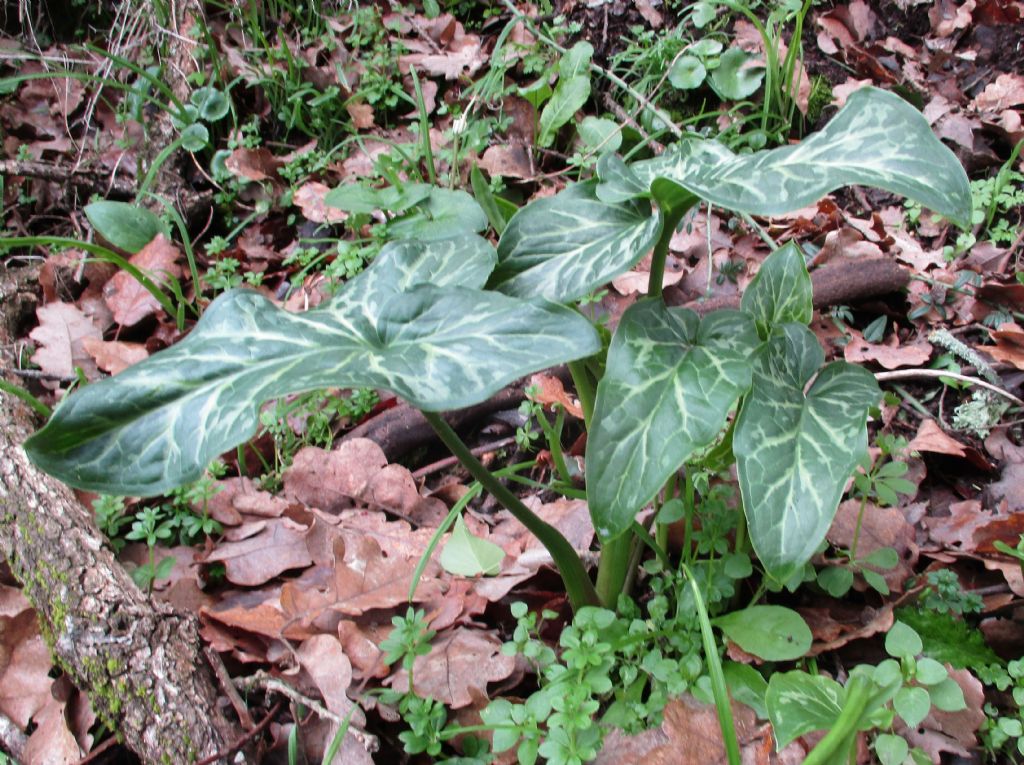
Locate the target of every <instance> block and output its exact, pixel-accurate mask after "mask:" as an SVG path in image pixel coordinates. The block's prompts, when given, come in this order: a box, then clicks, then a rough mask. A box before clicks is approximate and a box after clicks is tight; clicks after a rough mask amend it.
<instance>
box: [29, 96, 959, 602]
mask: <svg viewBox="0 0 1024 765" xmlns="http://www.w3.org/2000/svg"><path fill="white" fill-rule="evenodd" d="M597 175H598V177H597V178H595V179H592V180H589V181H586V182H582V183H577V184H575V185H572V186H569V187H568V188H566V189H565V190H564V191H563V192H561V193H559V194H557V195H555V196H553V197H550V198H546V199H541V200H538V201H536V202H533V203H531V204H528V205H527V206H525V207H524V208H523V209H521V210H519V212H518V213H516V214H515V215H514V216H513V217H512V219H511V220H510V221H509V222H508V225H507V227H506V228H505V230H504V232H503V233H502V236H501V239H500V241H499V244H498V247H497V251H495V249H494V248H493V247H492V246H491V245H490V244H489V243H488V242H487V241H486V240H484V239H483V238H481V237H480V236H478V235H476V234H475V233H471V232H465V233H461V234H458V235H456V236H451V237H449V238H445V239H435V240H430V241H422V240H421V241H399V242H393V243H391V244H389V245H388V246H386V247H385V248H384V250H383V251H382V253H381V254H380V255H379V256H378V258H377V259H376V260H375V261H374V262H373V264H372V265H371V266H370V268H368V269H367V270H366V271H365V272H363V273H362V274H361V275H359V276H358V277H356V278H355V279H352V280H351V281H349V282H347V283H346V284H345V285H344V287H343V288H342V290H341V291H340V292H339V293H338V294H337V296H336V297H334V298H333V299H332V300H331V301H330V302H328V303H327V304H325V305H323V306H320V307H318V308H316V309H313V310H311V311H308V312H306V313H303V314H293V313H288V312H286V311H283V310H281V309H280V308H278V307H276V306H275V305H274V304H273V303H271V302H270V301H269V300H267V299H266V298H264V297H262V296H261V295H259V294H257V293H255V292H251V291H245V290H234V291H229V292H226V293H225V294H223V295H221V296H220V297H219V298H217V299H216V300H215V301H214V302H213V303H212V304H211V305H210V306H209V308H208V309H207V311H206V313H205V314H204V316H203V317H202V319H201V320H200V321H199V322H198V324H197V325H196V327H195V328H194V329H193V330H192V332H191V334H189V336H188V337H186V338H185V339H184V340H183V341H181V342H180V343H178V344H177V345H175V346H173V347H172V348H169V349H168V350H165V351H163V352H161V353H159V354H156V355H154V356H153V357H151V358H149V359H147V360H145V361H143V362H142V363H140V364H137V365H136V366H134V367H132V368H130V369H128V370H127V371H125V372H123V373H121V374H120V375H118V376H117V377H113V378H110V379H106V380H103V381H100V382H97V383H94V384H92V385H89V386H88V387H86V388H84V389H81V390H79V391H77V392H75V393H73V394H72V395H70V396H68V397H67V399H66V400H64V401H63V402H62V403H61V405H60V406H59V407H58V408H57V410H56V411H55V412H54V414H53V416H52V418H51V419H50V421H49V422H48V423H47V424H46V425H45V426H44V427H43V428H42V429H41V430H40V431H39V432H37V433H36V434H35V435H34V436H32V437H31V438H30V439H29V440H28V441H27V442H26V443H25V449H26V451H27V452H28V454H29V455H30V457H31V458H32V460H34V462H35V463H36V464H37V465H38V466H39V467H41V468H42V469H44V470H46V471H47V472H49V473H51V474H53V475H55V476H57V477H58V478H60V479H62V480H64V481H65V482H67V483H69V484H71V485H73V486H77V487H80V488H84V489H90V490H93V491H99V492H104V493H111V494H121V495H153V494H159V493H163V492H166V491H167V490H169V489H170V488H172V487H174V486H177V485H179V484H182V483H185V482H188V481H192V480H195V479H197V478H198V477H199V476H200V475H201V473H202V471H203V469H204V468H205V467H206V465H207V464H208V463H209V462H210V461H211V460H213V459H214V458H215V457H217V456H218V455H220V454H221V453H222V452H224V451H226V450H228V449H231V448H233V447H235V446H236V445H238V444H239V443H242V442H243V441H245V440H246V439H248V438H250V437H251V436H252V435H253V434H254V433H255V431H256V427H257V413H258V409H259V406H260V404H261V403H263V402H264V401H266V400H268V399H271V398H274V397H278V396H283V395H286V394H289V393H295V392H299V391H303V390H309V389H314V388H321V387H328V386H331V387H377V388H384V389H388V390H391V391H393V392H394V393H396V394H397V395H399V396H401V397H403V398H405V399H406V400H407V401H409V402H411V403H412V404H413V405H415V406H417V407H419V408H420V409H422V410H423V412H424V413H425V414H426V416H427V418H428V419H429V420H430V422H431V424H432V425H433V426H434V427H435V428H436V429H437V431H438V433H439V435H440V436H441V438H442V439H443V440H444V442H445V443H446V444H447V445H448V446H449V448H451V450H452V451H453V452H454V453H455V454H456V456H458V457H459V458H460V459H462V460H463V462H464V463H465V464H466V466H467V468H468V469H469V470H470V472H471V473H472V474H473V475H474V477H475V478H477V479H478V480H480V481H481V483H482V484H483V486H484V487H485V488H486V489H487V490H489V491H491V492H492V493H494V494H495V496H496V497H497V499H498V500H499V501H501V502H502V503H503V504H504V505H505V506H506V507H507V508H508V509H509V510H510V511H511V512H512V513H513V514H514V515H515V516H516V517H518V518H519V519H520V520H521V521H523V522H524V524H525V525H526V526H527V527H528V528H529V529H530V530H531V531H532V532H533V533H534V534H536V535H537V536H538V537H539V538H540V540H541V541H542V542H543V543H544V545H545V546H546V547H547V549H548V550H549V552H550V553H551V556H552V558H553V560H554V562H555V564H556V565H557V567H558V569H559V571H560V573H561V575H562V577H563V580H564V582H565V585H566V590H567V593H568V595H569V598H570V600H571V601H572V604H573V606H574V607H576V608H579V607H580V606H582V605H585V604H592V603H597V602H603V603H604V604H614V602H615V599H616V597H617V595H618V593H619V591H620V589H621V588H622V586H623V582H624V581H625V579H626V574H627V568H628V562H629V561H630V559H631V552H632V547H633V545H634V544H635V542H634V529H635V528H636V527H635V526H634V524H635V518H636V515H637V513H638V511H640V510H641V509H642V508H643V507H644V506H645V505H646V504H648V503H649V502H651V501H652V500H653V499H654V498H655V497H656V496H657V495H658V494H659V492H660V491H661V490H662V489H663V487H665V486H666V485H667V484H669V483H670V481H674V480H675V476H676V474H677V473H678V471H679V470H680V468H681V467H683V466H684V465H685V464H687V463H688V462H692V461H694V460H698V459H700V457H701V455H703V454H704V453H706V450H707V449H708V448H709V447H712V446H715V452H716V453H717V454H719V455H721V454H723V453H724V454H726V455H727V461H731V459H732V456H733V455H734V457H735V461H736V466H737V472H738V475H739V483H740V494H741V498H742V503H743V511H744V515H745V518H746V524H747V529H748V533H749V539H750V542H751V543H752V545H753V548H754V551H755V552H756V553H757V555H758V557H759V558H760V561H761V563H762V565H763V567H764V569H765V571H766V572H767V574H768V575H769V576H771V577H772V578H773V579H775V580H776V581H779V582H786V581H787V580H788V579H789V578H790V577H792V575H793V574H794V573H795V572H797V571H799V570H800V568H801V567H802V566H803V565H804V564H805V563H806V561H807V560H808V559H809V558H810V556H811V555H812V554H813V552H814V550H815V549H816V547H817V546H818V545H819V544H820V542H821V541H822V539H823V538H824V536H825V533H826V531H827V530H828V528H829V525H830V523H831V521H832V518H833V516H834V514H835V511H836V507H837V505H838V503H839V500H840V497H841V494H842V491H843V488H844V485H845V483H846V481H847V479H848V478H849V476H850V474H851V473H852V471H853V469H854V467H855V466H856V465H857V463H858V461H859V459H860V456H861V454H862V453H863V452H864V451H865V450H866V448H867V431H866V418H867V411H868V408H869V407H870V406H872V405H874V404H875V403H876V402H877V401H878V399H879V390H878V387H877V385H876V383H875V381H874V378H873V377H872V376H871V375H870V374H869V373H868V372H867V371H865V370H863V369H861V368H859V367H857V366H854V365H851V364H847V363H845V362H834V363H831V364H828V365H823V361H824V353H823V351H822V349H821V347H820V345H819V344H818V342H817V340H816V339H815V337H814V335H813V333H812V332H811V331H810V330H809V329H808V327H807V324H808V323H809V321H810V319H811V310H812V309H811V282H810V278H809V276H808V273H807V270H806V267H805V265H804V259H803V256H802V254H801V252H800V250H799V248H798V247H797V246H796V245H795V244H787V245H785V246H783V247H781V248H780V249H778V250H777V251H775V252H774V253H772V254H771V255H770V256H769V257H768V258H767V260H766V261H765V262H764V264H763V265H762V267H761V269H760V272H759V273H758V275H757V277H756V278H755V279H754V281H753V282H752V283H751V285H750V286H749V287H748V288H747V290H746V292H745V294H744V295H743V299H742V304H741V310H738V311H735V310H731V311H716V312H713V313H711V314H709V315H707V316H705V317H703V318H700V317H699V316H698V315H697V314H696V313H694V312H692V311H690V310H687V309H684V308H670V307H668V306H666V304H665V302H664V301H663V299H662V290H661V286H662V276H663V272H664V267H665V257H666V254H667V251H668V242H669V239H670V238H671V236H672V233H673V231H674V230H675V228H676V226H677V225H678V224H679V222H680V220H681V219H682V217H683V215H684V214H685V213H686V212H687V211H688V210H690V209H691V208H692V207H693V206H694V205H695V204H697V203H698V202H699V201H701V200H706V201H708V202H710V203H713V204H714V205H716V206H718V207H722V208H726V209H728V210H733V211H736V212H741V213H748V214H751V215H774V214H780V213H783V212H787V211H791V210H795V209H798V208H800V207H803V206H805V205H808V204H812V203H813V202H815V201H816V200H817V199H819V198H820V197H821V196H823V195H824V194H826V193H828V192H830V191H833V190H835V189H837V188H839V187H842V186H845V185H850V184H860V185H865V186H875V187H879V188H882V189H885V190H888V191H890V192H893V193H896V194H900V195H902V196H904V197H907V198H909V199H912V200H914V201H915V202H917V203H919V204H921V205H922V206H924V207H927V208H930V209H931V210H934V211H935V212H937V213H939V214H941V215H943V216H945V217H946V218H948V219H949V220H951V221H953V222H955V223H957V224H959V225H966V224H967V223H968V222H969V220H970V213H971V196H970V189H969V186H968V181H967V177H966V175H965V173H964V171H963V169H962V168H961V166H960V164H959V163H958V162H957V160H956V158H955V157H954V155H953V154H952V152H951V151H949V150H948V149H947V148H946V147H945V146H943V145H942V143H941V142H940V141H939V140H938V139H936V138H935V136H934V135H933V134H932V132H931V130H930V129H929V127H928V124H927V122H926V121H925V119H924V118H923V117H922V116H921V115H920V114H919V113H918V112H917V111H916V110H915V109H914V108H913V107H911V106H910V105H909V104H907V103H906V102H905V101H903V100H902V99H900V98H899V97H898V96H896V95H893V94H891V93H887V92H884V91H880V90H875V89H864V90H860V91H857V92H856V93H854V94H853V95H851V96H850V98H849V101H848V103H847V104H846V106H845V107H844V108H843V109H842V110H841V111H840V112H839V113H838V114H836V116H835V117H834V118H833V119H832V121H831V122H830V123H829V124H828V125H827V126H826V127H825V128H824V129H823V130H822V131H821V132H819V133H816V134H813V135H811V136H810V137H808V138H807V139H806V140H804V141H803V142H801V143H799V144H796V145H791V146H785V147H782V148H777V149H773V150H769V151H761V152H757V153H753V154H745V155H735V154H733V153H732V152H730V151H729V150H728V149H727V148H725V147H724V146H722V145H721V144H719V143H716V142H714V141H709V140H701V139H696V138H692V139H684V140H683V141H680V142H679V143H678V144H677V145H676V146H675V147H673V148H672V149H671V150H669V151H667V152H666V153H665V154H664V155H662V156H660V157H657V158H655V159H650V160H644V161H638V162H634V163H632V164H626V163H625V162H623V161H622V160H621V159H620V158H618V157H616V156H614V155H606V156H605V157H604V158H603V159H602V160H601V161H600V162H599V164H598V172H597ZM652 248H653V261H652V267H651V276H650V286H649V290H648V297H646V298H645V299H643V300H640V301H638V302H637V303H636V304H635V305H633V306H632V307H630V308H629V309H628V310H627V311H626V312H625V313H624V314H623V316H622V319H621V321H620V323H619V325H618V327H617V329H616V331H615V334H614V336H613V337H612V340H611V344H610V347H609V348H608V350H607V357H606V359H603V360H602V359H601V358H600V355H599V354H600V353H601V349H602V343H601V340H600V337H599V334H598V332H597V331H596V330H595V328H594V327H593V326H592V325H591V323H590V322H589V321H588V320H587V319H586V318H585V317H584V316H582V315H581V314H580V313H578V312H577V311H576V310H575V309H573V308H571V307H567V306H569V305H571V304H572V303H574V302H575V301H576V300H578V299H579V298H581V297H583V296H585V295H587V294H590V293H591V292H593V291H594V290H596V289H598V288H600V287H601V286H603V285H604V284H606V283H607V282H609V281H610V280H611V279H613V278H614V277H615V276H617V275H618V274H621V273H622V272H624V271H626V270H628V269H629V268H631V267H632V266H634V265H635V264H636V263H637V262H638V261H639V260H640V259H641V258H642V257H643V256H644V255H645V254H647V253H648V252H650V251H651V250H652ZM602 361H603V363H602ZM564 362H569V364H570V368H571V370H572V371H573V374H574V378H575V382H576V385H577V390H578V393H579V395H580V398H581V401H582V403H583V406H584V411H585V414H586V423H587V426H588V428H589V438H588V445H587V453H586V476H587V500H588V503H589V506H590V512H591V515H592V517H593V521H594V527H595V529H596V530H597V533H598V536H599V538H600V540H601V542H602V544H603V549H602V554H601V559H600V564H599V567H598V576H597V586H596V588H595V586H594V584H593V583H592V582H591V580H590V578H589V576H588V574H587V571H586V569H585V568H584V566H583V564H582V563H581V561H580V558H579V556H578V555H577V553H576V551H574V550H573V548H572V547H571V546H570V544H569V543H568V542H567V541H566V540H565V538H564V537H562V536H561V534H560V533H559V532H558V531H557V530H556V529H554V528H553V527H551V526H549V525H548V524H546V523H545V522H543V521H542V520H541V519H540V518H538V517H536V516H535V515H533V514H532V513H531V512H530V511H529V510H528V509H527V508H526V507H525V506H523V504H522V503H521V502H520V501H519V500H518V499H517V498H516V497H515V496H514V495H513V494H512V493H511V492H510V491H508V490H507V489H506V488H505V487H504V486H502V485H501V484H500V483H499V482H498V481H497V480H496V479H494V478H493V477H492V476H490V474H489V473H488V472H487V471H486V469H485V468H484V467H483V466H482V465H481V464H480V463H479V462H478V461H477V460H476V459H475V458H474V457H473V456H472V455H471V454H470V453H469V451H468V449H467V448H466V447H465V446H464V445H463V443H462V442H461V441H460V440H459V438H458V436H456V434H455V433H454V432H453V431H452V430H451V429H450V428H449V427H448V426H447V425H446V424H445V422H444V421H443V420H442V419H441V417H440V416H439V414H438V413H439V412H441V411H443V410H447V409H454V408H458V407H465V406H469V405H471V404H474V403H476V402H478V401H481V400H483V399H485V398H487V397H488V396H490V395H492V394H493V393H495V392H496V391H497V390H498V389H499V388H500V387H501V386H503V385H506V384H508V383H509V382H511V381H513V380H516V379H518V378H520V377H522V376H524V375H526V374H529V373H531V372H534V371H537V370H540V369H543V368H546V367H549V366H552V365H555V364H560V363H564ZM734 410H736V412H737V413H736V415H735V417H734V419H733V422H732V424H731V425H730V426H729V427H728V428H727V423H728V422H729V415H730V413H731V412H733V411H734ZM723 431H724V435H723ZM730 443H731V447H730Z"/></svg>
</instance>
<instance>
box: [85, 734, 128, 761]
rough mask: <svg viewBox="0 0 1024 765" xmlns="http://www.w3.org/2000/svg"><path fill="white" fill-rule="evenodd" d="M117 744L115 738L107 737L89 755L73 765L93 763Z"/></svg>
mask: <svg viewBox="0 0 1024 765" xmlns="http://www.w3.org/2000/svg"><path fill="white" fill-rule="evenodd" d="M119 743H120V742H119V741H118V740H117V736H108V737H107V739H106V740H105V741H104V742H103V743H102V744H100V745H99V746H97V747H95V748H94V749H93V750H92V751H91V752H89V754H87V755H85V757H83V758H82V759H80V760H79V761H78V762H76V763H75V765H89V763H90V762H95V761H96V760H98V759H99V758H100V757H102V756H103V754H104V753H105V752H106V751H107V750H108V749H113V748H114V746H116V745H117V744H119Z"/></svg>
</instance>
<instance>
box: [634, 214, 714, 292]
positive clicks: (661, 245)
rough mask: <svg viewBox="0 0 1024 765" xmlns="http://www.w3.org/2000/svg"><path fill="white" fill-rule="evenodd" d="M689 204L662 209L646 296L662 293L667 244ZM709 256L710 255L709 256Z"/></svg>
mask: <svg viewBox="0 0 1024 765" xmlns="http://www.w3.org/2000/svg"><path fill="white" fill-rule="evenodd" d="M689 209H690V205H678V206H676V207H673V208H670V209H668V210H663V211H662V214H663V215H664V216H665V220H664V221H663V222H662V225H661V236H659V237H658V242H657V244H655V245H654V253H653V254H652V255H651V276H650V279H649V280H648V282H647V296H648V297H656V298H660V297H661V295H662V282H663V281H664V280H665V260H666V258H667V257H668V245H669V242H671V241H672V235H673V234H674V233H675V231H676V226H678V225H679V221H681V220H682V219H683V216H684V215H686V212H687V211H688V210H689ZM709 257H710V256H709Z"/></svg>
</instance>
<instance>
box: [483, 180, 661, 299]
mask: <svg viewBox="0 0 1024 765" xmlns="http://www.w3.org/2000/svg"><path fill="white" fill-rule="evenodd" d="M595 187H596V183H595V182H594V181H588V182H586V183H577V184H576V185H574V186H570V187H569V188H567V189H566V190H565V191H563V192H561V193H560V194H556V195H555V196H553V197H548V198H547V199H539V200H537V201H536V202H533V203H532V204H529V205H527V206H526V207H523V208H522V209H520V210H519V212H517V213H516V214H515V215H514V216H512V219H511V220H510V221H509V222H508V226H507V227H506V228H505V231H504V232H503V233H502V235H501V241H500V242H498V266H497V268H496V269H495V270H494V273H493V274H492V275H491V279H490V281H489V282H488V286H490V287H492V288H493V289H497V290H499V291H500V292H504V293H505V294H506V295H516V296H519V297H530V296H532V295H540V296H541V297H545V298H547V299H548V300H553V301H555V302H556V303H568V302H570V301H572V300H575V299H576V298H579V297H582V296H583V295H586V294H588V293H590V292H593V291H594V290H596V289H598V288H599V287H601V286H603V285H604V284H606V283H607V282H609V281H611V280H612V279H613V278H615V277H616V276H618V275H619V274H621V273H622V272H623V271H627V270H628V269H630V268H632V267H633V266H634V265H636V263H637V262H638V261H639V260H640V258H642V257H643V256H644V255H645V254H646V253H647V252H648V251H649V250H650V249H651V247H653V246H654V242H655V241H656V240H657V238H658V235H659V234H660V233H661V215H660V214H658V213H653V214H652V211H651V205H650V202H649V201H647V200H645V199H637V200H631V201H628V202H616V203H607V202H602V201H601V200H600V199H598V198H597V195H596V193H595Z"/></svg>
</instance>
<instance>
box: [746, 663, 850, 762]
mask: <svg viewBox="0 0 1024 765" xmlns="http://www.w3.org/2000/svg"><path fill="white" fill-rule="evenodd" d="M845 700H846V689H845V688H843V686H841V685H840V684H839V683H837V682H836V681H835V680H833V679H832V678H830V677H825V676H823V675H812V674H809V673H807V672H803V671H801V670H794V671H792V672H774V673H772V676H771V680H770V681H769V682H768V692H767V694H766V695H765V705H766V706H767V708H768V717H769V718H770V719H771V722H772V732H773V733H774V734H775V741H776V743H777V745H778V748H779V749H782V748H783V747H785V746H786V745H787V744H788V743H789V742H790V741H793V740H794V739H796V738H798V737H799V736H803V735H806V734H808V733H811V732H812V731H816V730H829V729H831V728H832V726H833V725H835V724H836V722H837V721H838V720H839V716H840V715H841V714H842V712H843V703H844V701H845Z"/></svg>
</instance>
